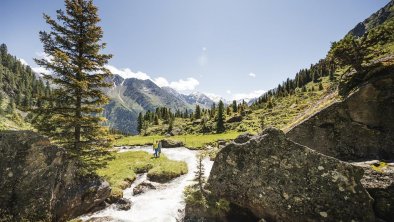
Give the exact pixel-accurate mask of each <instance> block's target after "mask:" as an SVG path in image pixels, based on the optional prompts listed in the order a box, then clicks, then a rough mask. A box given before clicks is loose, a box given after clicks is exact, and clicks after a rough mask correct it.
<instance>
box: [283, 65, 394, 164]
mask: <svg viewBox="0 0 394 222" xmlns="http://www.w3.org/2000/svg"><path fill="white" fill-rule="evenodd" d="M286 135H287V136H288V137H289V138H290V139H291V140H293V141H294V142H297V143H300V144H302V145H305V146H307V147H309V148H311V149H314V150H316V151H318V152H320V153H323V154H326V155H328V156H332V157H335V158H338V159H341V160H359V159H394V149H393V144H394V136H393V135H394V73H391V74H387V75H383V76H380V77H378V78H374V79H371V80H369V81H368V82H367V83H365V84H364V85H363V86H361V87H360V88H359V89H358V90H357V91H356V92H354V93H352V94H351V95H350V96H348V97H347V98H346V99H345V100H343V101H342V102H337V103H334V104H332V105H331V106H329V107H327V108H326V109H323V110H321V111H320V112H318V113H316V114H315V115H313V116H311V117H310V118H308V119H306V120H305V121H303V122H302V123H300V124H299V125H297V126H295V127H294V128H293V129H291V130H290V131H289V132H288V133H287V134H286Z"/></svg>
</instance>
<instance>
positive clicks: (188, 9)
mask: <svg viewBox="0 0 394 222" xmlns="http://www.w3.org/2000/svg"><path fill="white" fill-rule="evenodd" d="M388 2H389V1H388V0H326V1H323V0H297V1H294V0H287V1H284V0H237V1H235V0H198V1H197V0H195V1H184V0H168V1H159V0H151V1H145V0H144V1H134V0H116V1H109V0H96V1H95V4H96V5H97V6H98V7H99V14H100V16H101V18H102V22H101V25H102V27H103V29H104V41H105V42H106V43H107V44H108V47H107V49H106V52H109V53H112V54H114V58H113V59H112V60H111V61H110V68H111V69H112V70H113V71H116V72H119V73H121V74H122V75H123V76H131V77H138V78H143V79H146V78H150V79H152V80H153V81H155V82H156V83H158V84H159V85H161V86H165V85H167V86H171V87H173V88H175V89H177V90H179V91H181V92H183V93H189V92H191V91H200V92H204V93H210V94H212V95H220V96H223V97H225V98H226V99H233V98H241V97H246V96H250V95H258V94H260V93H262V92H263V91H264V90H269V89H271V88H273V87H275V86H277V85H278V83H280V82H281V81H283V80H285V79H286V78H288V77H294V75H295V73H296V72H297V71H298V70H299V69H301V68H305V67H309V65H310V64H311V63H315V62H317V61H318V60H319V59H321V58H324V56H325V55H326V53H327V51H328V49H329V47H330V42H332V41H336V40H339V39H340V38H342V37H343V36H344V35H345V34H346V33H347V32H348V31H349V30H350V29H351V28H353V27H354V26H355V25H356V24H357V23H358V22H361V21H363V20H364V19H365V18H367V17H368V16H369V15H371V14H372V13H373V12H375V11H377V10H378V9H379V8H381V7H383V6H384V5H385V4H387V3H388ZM63 4H64V3H63V1H61V0H56V1H55V0H34V1H33V0H1V2H0V27H1V31H0V42H3V43H6V44H7V45H8V48H9V51H10V52H11V53H12V54H14V55H16V56H17V57H19V58H21V59H23V60H24V61H26V62H27V63H28V64H29V65H30V66H32V67H35V68H36V67H37V65H36V64H34V62H33V60H32V58H33V57H39V56H42V44H41V43H40V41H39V39H38V32H39V31H40V30H48V27H47V26H46V24H45V22H44V20H43V19H42V13H43V12H45V13H47V14H49V15H52V16H54V15H55V11H56V9H59V8H63Z"/></svg>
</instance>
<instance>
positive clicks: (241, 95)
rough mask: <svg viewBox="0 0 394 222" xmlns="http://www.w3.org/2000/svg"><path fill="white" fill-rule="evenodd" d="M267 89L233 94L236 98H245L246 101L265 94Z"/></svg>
mask: <svg viewBox="0 0 394 222" xmlns="http://www.w3.org/2000/svg"><path fill="white" fill-rule="evenodd" d="M265 92H266V91H265V90H255V91H252V92H249V93H236V94H234V95H233V99H234V100H242V99H244V100H245V101H246V102H249V100H251V99H253V98H256V97H259V96H261V95H263V94H264V93H265Z"/></svg>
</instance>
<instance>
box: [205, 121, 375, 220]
mask: <svg viewBox="0 0 394 222" xmlns="http://www.w3.org/2000/svg"><path fill="white" fill-rule="evenodd" d="M362 175H363V170H362V169H361V168H358V167H355V166H352V165H350V164H348V163H345V162H342V161H339V160H337V159H335V158H332V157H328V156H325V155H322V154H320V153H318V152H316V151H313V150H311V149H309V148H307V147H305V146H302V145H299V144H296V143H294V142H292V141H290V140H289V139H287V138H286V136H285V135H284V133H283V132H282V131H280V130H276V129H273V128H269V129H266V130H265V131H264V132H263V133H262V135H259V136H256V137H254V138H253V139H251V140H250V141H248V142H246V143H244V144H236V143H230V144H229V145H227V146H226V147H225V148H223V149H222V150H221V151H220V152H219V153H218V155H217V157H216V159H215V163H214V165H213V168H212V171H211V175H210V177H209V179H208V183H209V185H210V186H209V190H210V191H212V194H214V195H216V196H217V197H218V198H224V199H227V200H228V201H230V202H232V203H234V204H237V205H239V206H241V207H244V208H247V209H249V210H250V211H251V212H252V213H253V214H254V215H256V216H257V217H258V218H264V219H266V220H268V221H340V220H341V221H352V220H354V221H374V219H375V218H374V213H373V210H372V199H371V197H370V196H369V194H368V193H367V191H366V190H365V189H364V187H363V186H362V184H361V182H360V179H361V178H362Z"/></svg>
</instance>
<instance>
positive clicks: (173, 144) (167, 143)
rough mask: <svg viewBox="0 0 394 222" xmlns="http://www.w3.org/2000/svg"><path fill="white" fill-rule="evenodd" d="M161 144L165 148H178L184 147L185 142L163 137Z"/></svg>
mask: <svg viewBox="0 0 394 222" xmlns="http://www.w3.org/2000/svg"><path fill="white" fill-rule="evenodd" d="M161 146H162V147H163V148H177V147H183V146H185V144H184V143H183V142H181V141H176V140H171V139H163V140H161Z"/></svg>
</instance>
